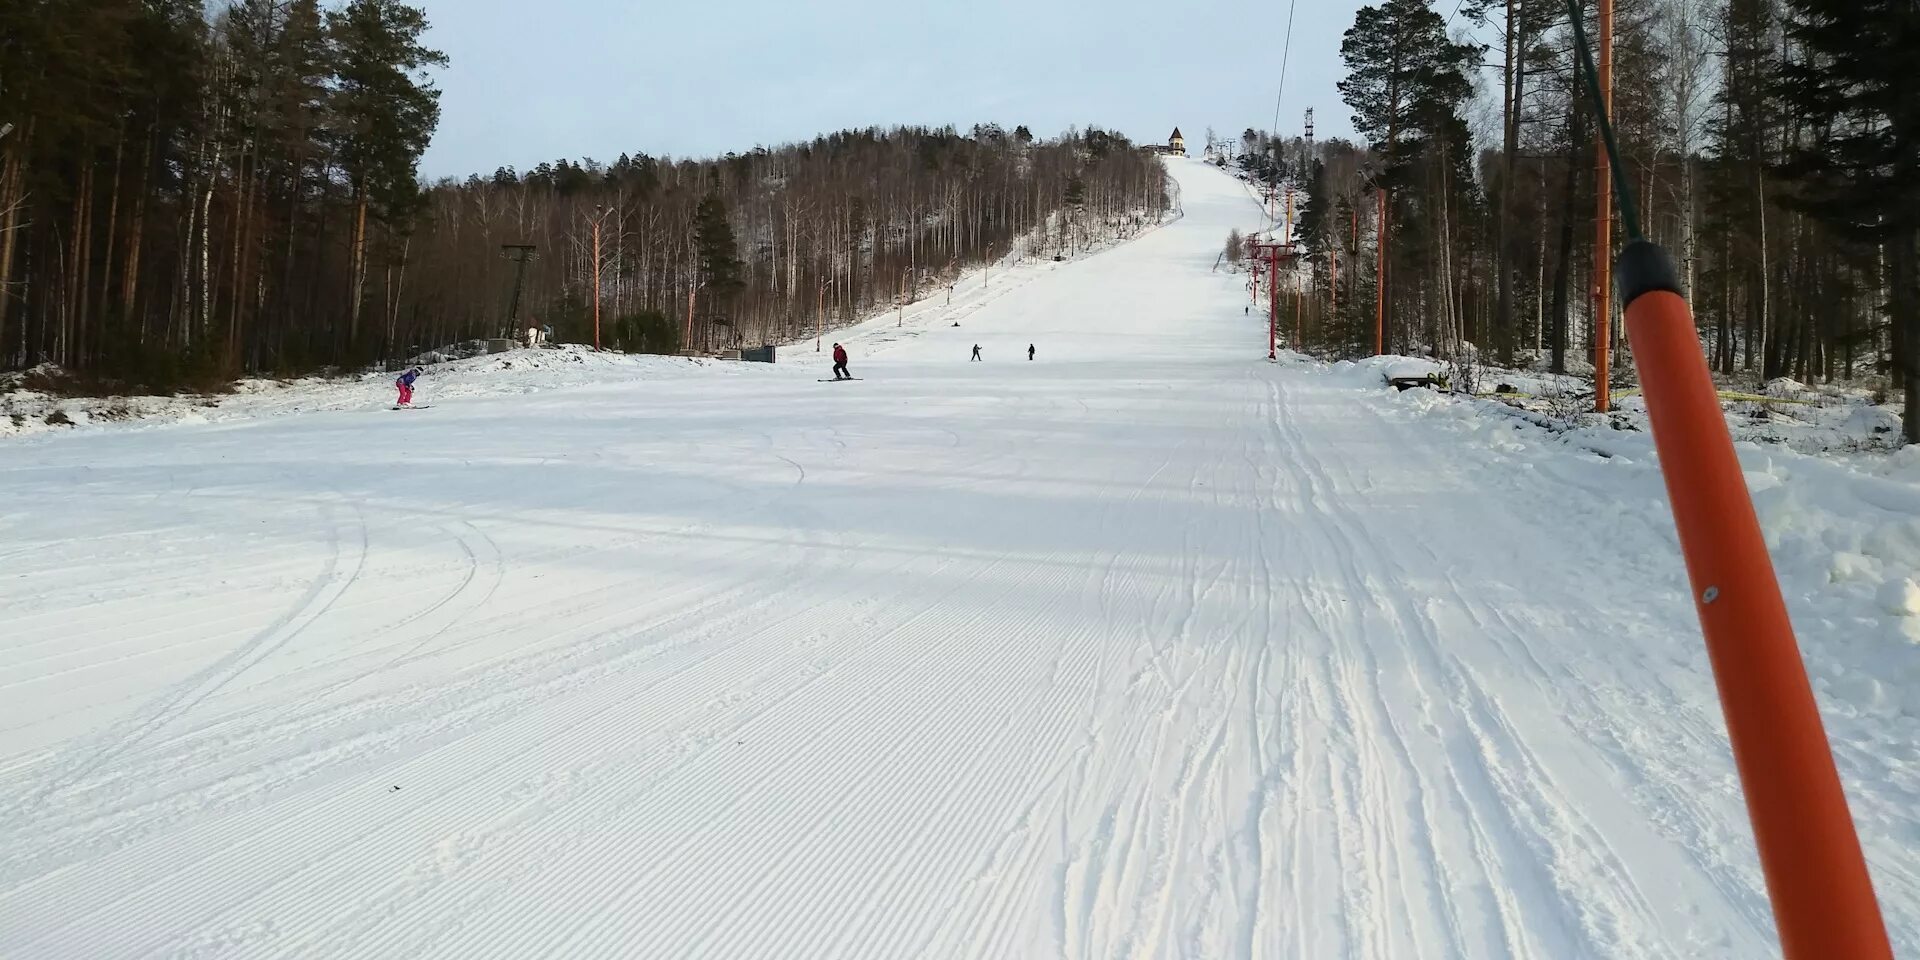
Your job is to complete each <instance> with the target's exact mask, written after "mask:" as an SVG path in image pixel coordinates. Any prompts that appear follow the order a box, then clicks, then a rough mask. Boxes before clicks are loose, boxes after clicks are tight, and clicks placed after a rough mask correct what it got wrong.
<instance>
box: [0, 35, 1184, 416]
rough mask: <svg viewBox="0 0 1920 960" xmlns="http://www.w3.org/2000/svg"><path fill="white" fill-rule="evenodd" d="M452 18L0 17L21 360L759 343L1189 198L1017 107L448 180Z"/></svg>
mask: <svg viewBox="0 0 1920 960" xmlns="http://www.w3.org/2000/svg"><path fill="white" fill-rule="evenodd" d="M426 28H427V21H426V18H425V16H424V15H423V13H422V12H421V11H420V10H419V9H417V8H414V7H410V6H408V5H406V4H404V3H402V2H400V0H348V2H343V3H340V4H337V5H328V4H323V3H321V2H320V0H231V2H228V3H226V4H224V5H222V6H219V7H218V8H217V9H214V10H212V12H211V13H209V11H208V9H207V6H206V5H204V4H203V3H202V2H200V0H58V2H55V0H12V2H9V3H7V4H5V5H0V129H4V130H5V131H6V132H5V133H3V134H0V369H6V368H18V367H24V366H32V365H36V364H40V363H45V362H52V363H55V364H58V365H60V366H62V367H64V368H66V369H67V370H69V371H72V372H75V373H78V374H83V375H89V376H92V377H94V378H97V379H100V380H103V381H120V382H122V383H125V384H128V385H140V386H146V387H148V388H154V389H164V388H167V387H170V386H180V385H186V384H190V383H195V382H209V381H217V380H220V379H223V378H228V377H231V376H234V375H236V374H240V373H244V372H291V371H301V370H311V369H316V368H322V367H328V366H346V365H354V364H363V363H367V362H372V361H377V360H383V359H392V358H396V357H404V356H406V355H408V354H410V353H412V352H414V351H415V350H417V349H420V348H423V347H430V346H436V345H439V344H443V343H447V342H451V341H455V340H460V339H464V338H471V337H480V336H502V335H506V334H507V333H508V331H509V327H510V324H509V314H510V313H512V314H516V316H515V318H514V323H513V324H511V326H513V327H523V326H526V325H528V324H530V323H538V324H540V325H550V326H552V327H554V328H555V332H556V335H557V336H558V337H560V338H562V339H569V340H574V341H584V342H593V341H594V339H595V337H596V335H597V336H598V337H599V338H600V339H601V340H602V342H604V343H605V344H606V345H608V346H623V347H628V348H634V349H648V350H655V351H671V350H675V349H679V348H680V347H681V346H682V345H683V344H684V345H688V346H692V347H701V348H705V347H718V346H725V345H729V344H734V343H742V342H746V343H756V342H760V341H763V340H770V339H776V338H780V337H784V336H787V335H789V334H792V333H794V332H796V331H798V330H801V329H807V330H811V329H813V327H814V325H815V324H816V323H820V322H822V321H823V320H825V319H826V318H828V317H830V318H831V319H832V320H835V321H846V320H850V319H853V318H855V317H857V316H859V315H860V314H861V313H862V312H863V311H868V310H870V309H873V308H875V307H876V306H880V305H885V304H887V303H889V302H892V301H893V300H894V299H896V298H899V297H914V296H919V295H925V294H927V293H929V292H930V290H931V289H932V288H934V287H936V286H937V285H939V284H941V283H942V282H943V281H944V280H946V279H947V278H951V277H952V276H954V275H955V273H956V272H957V271H958V270H959V269H961V268H962V267H964V266H966V265H968V264H976V263H980V262H984V261H987V260H989V259H990V258H1000V257H1006V256H1009V255H1013V256H1038V255H1053V254H1055V253H1064V252H1070V251H1071V250H1073V249H1074V248H1076V247H1079V246H1083V245H1085V244H1087V243H1089V242H1091V241H1092V240H1094V239H1096V238H1098V237H1102V236H1110V235H1116V234H1125V233H1127V232H1130V231H1132V230H1134V229H1137V228H1138V227H1139V226H1140V225H1142V224H1143V223H1146V222H1149V221H1152V220H1155V219H1157V218H1158V216H1159V215H1160V214H1161V213H1162V212H1164V210H1165V209H1166V206H1167V202H1168V200H1167V194H1166V191H1165V188H1164V175H1163V172H1162V171H1161V168H1160V165H1159V162H1158V160H1157V159H1156V158H1154V157H1152V156H1150V155H1148V154H1145V153H1143V152H1142V151H1140V150H1138V149H1136V148H1134V147H1133V146H1132V145H1131V144H1129V143H1128V142H1127V141H1126V139H1125V138H1123V137H1119V136H1117V135H1114V134H1111V133H1107V132H1105V131H1101V130H1098V129H1088V130H1085V131H1074V132H1069V133H1068V134H1067V135H1065V136H1062V137H1059V138H1056V139H1053V140H1047V141H1036V140H1035V138H1034V137H1033V136H1032V134H1030V133H1029V132H1028V131H1027V130H1026V128H1024V127H1020V128H1017V129H1015V130H1013V131H1012V132H1007V131H1004V130H1002V129H1001V128H999V127H995V126H980V127H975V128H973V129H972V130H971V131H969V132H967V133H965V134H962V133H959V132H957V131H955V130H952V129H940V130H930V129H894V130H873V129H870V130H857V131H846V132H842V133H838V134H834V135H831V136H824V137H821V138H819V139H816V140H814V141H813V142H811V143H805V144H797V145H792V146H786V147H780V148H777V149H764V148H762V149H755V150H752V151H750V152H748V153H744V154H738V155H728V156H727V157H725V158H722V159H717V160H704V161H692V160H676V159H671V158H666V157H652V156H648V155H646V154H644V153H635V154H632V155H623V156H621V157H619V158H618V159H616V160H613V161H611V162H606V163H600V162H595V161H593V160H588V159H582V160H578V161H573V160H560V161H558V162H554V163H542V164H540V165H538V166H537V167H536V168H534V169H533V170H530V171H526V172H524V173H521V172H516V171H514V170H512V169H511V168H501V169H498V170H496V171H494V172H493V173H492V174H491V175H487V176H481V175H475V176H470V177H468V178H466V179H465V180H464V181H455V180H448V181H443V182H439V183H434V184H424V183H422V182H421V181H420V178H419V176H418V172H417V165H418V160H419V158H420V155H421V153H422V152H423V151H424V150H425V148H426V146H427V144H428V142H429V141H430V139H431V137H432V134H433V131H434V128H435V126H436V124H437V122H438V116H439V107H438V96H439V95H438V91H437V90H435V89H434V87H433V86H432V84H431V82H430V80H429V75H428V71H429V69H430V68H432V67H435V66H437V65H442V64H444V63H445V62H446V60H445V57H444V56H442V55H441V54H440V53H438V52H436V51H434V50H432V49H429V48H428V47H427V46H426V45H425V44H424V42H423V35H424V33H425V31H426ZM596 235H597V237H598V239H599V243H598V245H597V249H596V244H595V242H594V240H595V237H596ZM596 254H597V256H596ZM521 261H525V263H524V283H521V282H520V280H521V278H520V274H521V271H522V269H523V264H522V262H521ZM596 284H597V291H598V294H599V296H598V298H597V299H598V301H599V303H600V306H601V323H600V330H598V331H596V330H595V329H594V311H593V304H594V303H595V300H596V297H595V291H596Z"/></svg>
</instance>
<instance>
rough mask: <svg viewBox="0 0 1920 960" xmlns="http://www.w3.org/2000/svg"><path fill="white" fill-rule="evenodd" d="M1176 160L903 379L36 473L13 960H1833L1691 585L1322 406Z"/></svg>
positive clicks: (21, 712)
mask: <svg viewBox="0 0 1920 960" xmlns="http://www.w3.org/2000/svg"><path fill="white" fill-rule="evenodd" d="M1170 165H1171V168H1172V170H1173V172H1174V175H1175V176H1176V177H1177V179H1179V181H1180V183H1181V187H1182V197H1183V200H1184V205H1185V214H1184V216H1183V217H1182V218H1181V219H1179V220H1177V221H1174V222H1171V223H1169V224H1167V225H1165V226H1163V227H1161V228H1158V229H1156V230H1152V231H1149V232H1147V233H1146V234H1144V235H1143V236H1141V237H1139V238H1137V239H1135V240H1133V241H1131V242H1129V243H1127V244H1125V245H1122V246H1120V247H1117V248H1115V249H1112V250H1109V251H1106V252H1103V253H1101V254H1099V255H1097V256H1094V257H1090V258H1087V259H1084V260H1079V261H1075V262H1070V263H1064V264H1035V265H1029V266H1028V267H1026V268H1025V269H1023V270H1017V271H1011V272H1009V273H1008V274H1006V275H1004V276H1000V277H995V278H990V279H989V280H988V281H987V282H986V283H984V284H979V285H974V286H968V287H966V288H964V289H961V290H957V291H956V293H955V302H954V303H953V304H952V305H951V306H948V305H947V304H945V303H941V304H939V305H938V306H935V305H933V304H931V303H928V304H920V305H916V306H915V307H914V308H912V309H910V310H909V312H908V317H907V324H906V325H905V326H903V327H899V328H896V327H895V323H896V319H895V317H894V316H893V315H891V314H889V315H887V316H885V317H882V318H876V319H875V320H873V321H870V322H869V323H867V324H865V325H863V326H862V327H859V328H854V329H851V330H842V331H838V332H836V337H837V339H839V340H840V342H842V343H845V344H847V345H848V347H849V348H850V350H851V351H852V352H853V360H852V366H853V369H854V372H855V373H856V374H857V375H858V376H860V377H862V378H863V380H862V382H861V383H859V384H854V385H836V386H834V387H831V388H828V387H822V386H819V385H818V384H816V383H814V382H813V381H814V380H815V379H816V377H817V375H818V372H819V371H818V369H817V368H818V367H819V366H823V365H824V363H825V361H824V360H823V361H819V363H818V364H816V363H813V362H809V361H811V360H813V358H811V357H808V356H807V355H806V354H807V351H805V350H804V348H798V357H797V361H798V362H793V361H794V360H795V359H796V358H795V356H794V355H793V354H791V353H790V354H788V361H787V362H783V363H782V364H780V365H779V366H777V367H776V368H774V369H772V370H762V371H751V372H748V373H743V374H740V375H733V376H697V375H685V376H676V377H670V378H665V379H648V380H641V379H639V378H638V377H636V378H634V379H633V380H631V381H624V382H621V381H616V382H606V383H589V384H584V385H578V386H575V387H573V388H571V389H566V390H541V391H538V392H533V391H532V390H531V389H530V390H529V391H528V392H527V393H525V394H522V395H515V396H504V397H503V396H497V395H490V394H488V392H487V391H486V390H485V389H476V390H473V391H470V392H469V391H463V390H462V389H455V388H453V387H449V389H448V390H447V391H446V394H445V395H443V396H441V397H439V398H438V399H437V402H436V403H435V406H436V409H435V410H434V411H433V412H432V413H422V414H421V415H419V416H416V417H407V418H386V417H374V416H371V415H370V414H369V413H367V412H365V411H353V410H332V411H328V410H324V409H323V410H319V411H315V412H307V413H303V414H300V415H298V416H284V417H275V418H269V419H260V420H256V421H242V422H238V423H234V422H228V423H223V424H220V425H217V426H216V425H201V426H192V425H183V426H178V427H175V428H170V429H167V430H165V431H153V430H144V431H143V430H133V429H129V430H119V431H116V430H100V431H96V432H93V433H90V434H87V435H84V436H73V437H61V438H58V439H57V440H52V441H47V442H33V443H25V442H23V443H21V444H19V445H18V446H15V447H12V448H9V449H8V451H7V457H6V460H5V461H4V462H0V503H6V504H8V510H9V513H8V514H7V515H6V516H4V517H0V520H3V521H4V522H5V523H6V526H5V528H4V529H5V530H6V532H7V536H8V540H9V543H8V544H7V549H6V550H5V551H4V555H5V565H4V567H0V654H3V655H4V657H5V663H6V664H7V670H6V671H5V673H4V674H3V675H0V851H4V852H3V853H0V956H5V957H9V958H52V957H79V956H84V957H89V958H103V960H104V958H115V957H153V956H161V957H203V956H223V957H224V956H237V957H283V956H378V957H449V958H455V957H457V958H472V957H483V956H498V957H534V956H553V957H569V958H573V957H619V956H663V957H665V956H671V957H685V958H699V957H710V958H739V957H791V958H883V957H884V958H898V957H993V958H1000V957H1058V958H1147V957H1209V958H1212V957H1248V958H1254V957H1258V958H1409V957H1436V958H1556V960H1559V958H1581V957H1596V958H1597V957H1607V958H1616V957H1617V958H1656V957H1658V958H1665V957H1676V958H1678V957H1688V958H1691V957H1708V956H1725V957H1754V956H1764V955H1769V954H1774V953H1777V942H1776V940H1775V938H1774V935H1773V933H1772V929H1771V920H1770V916H1769V913H1768V910H1767V904H1766V899H1765V896H1764V891H1763V887H1762V883H1761V879H1760V875H1759V872H1758V868H1757V864H1756V863H1755V861H1754V857H1753V850H1752V843H1751V839H1750V837H1749V835H1748V833H1747V824H1746V818H1745V813H1744V809H1743V808H1742V806H1741V804H1740V799H1739V795H1738V792H1737V784H1736V783H1735V780H1734V774H1733V768H1732V763H1731V760H1730V758H1729V756H1728V751H1727V745H1726V741H1725V734H1724V730H1723V728H1722V726H1721V720H1720V716H1719V712H1718V706H1717V704H1716V702H1715V700H1714V699H1713V691H1712V685H1711V679H1710V677H1709V676H1708V675H1707V674H1706V672H1705V659H1704V655H1703V654H1702V653H1701V652H1700V651H1699V641H1698V638H1697V635H1696V634H1695V632H1694V629H1695V628H1694V625H1693V615H1692V612H1691V610H1690V609H1689V608H1688V607H1687V605H1686V598H1685V597H1684V595H1683V594H1682V592H1681V589H1682V581H1681V579H1680V577H1681V571H1680V567H1679V563H1678V559H1677V557H1675V556H1673V555H1672V554H1671V549H1670V547H1667V546H1664V544H1665V541H1661V540H1658V539H1657V537H1656V536H1655V535H1654V534H1646V535H1643V536H1639V537H1627V538H1624V539H1623V540H1621V541H1620V542H1621V543H1623V544H1626V546H1617V547H1616V546H1612V545H1610V544H1611V543H1612V541H1611V540H1610V539H1609V537H1608V535H1607V534H1606V533H1605V532H1604V531H1602V530H1600V529H1598V528H1597V527H1596V525H1595V524H1596V521H1594V520H1593V518H1591V517H1590V516H1585V515H1579V514H1575V515H1571V516H1562V515H1561V514H1560V513H1559V512H1558V511H1557V510H1556V503H1558V502H1560V498H1565V497H1567V496H1572V495H1578V496H1590V495H1591V493H1592V487H1593V486H1595V482H1594V481H1592V480H1590V479H1580V478H1564V477H1561V476H1559V475H1558V474H1556V473H1554V472H1551V471H1545V470H1543V471H1540V472H1538V473H1533V474H1529V475H1526V476H1523V477H1515V476H1513V475H1511V474H1510V473H1509V474H1502V473H1500V472H1499V470H1498V468H1496V467H1494V466H1493V465H1490V464H1487V463H1482V462H1477V461H1476V460H1474V459H1473V458H1472V457H1471V456H1469V455H1464V454H1463V453H1462V451H1461V450H1460V449H1459V448H1457V447H1450V446H1448V443H1449V440H1448V438H1447V437H1445V436H1436V435H1434V434H1432V433H1430V432H1427V431H1424V430H1423V429H1422V428H1421V426H1420V424H1419V423H1418V422H1416V421H1414V420H1411V419H1409V418H1406V417H1400V416H1393V415H1390V412H1389V410H1388V405H1389V404H1391V403H1392V402H1393V401H1392V398H1391V397H1389V396H1387V395H1385V394H1382V393H1379V392H1378V391H1371V390H1362V389H1358V388H1355V387H1354V386H1353V385H1352V384H1351V383H1349V382H1348V381H1345V380H1342V379H1340V378H1339V377H1336V376H1333V375H1332V374H1331V373H1330V372H1329V371H1327V370H1326V369H1325V368H1321V367H1317V366H1314V365H1311V364H1305V363H1300V362H1288V363H1281V364H1268V363H1266V362H1265V361H1264V358H1263V357H1262V356H1261V355H1260V348H1261V347H1262V346H1263V343H1262V342H1261V341H1263V339H1264V331H1263V330H1262V329H1261V328H1260V319H1259V318H1248V317H1246V316H1244V315H1243V313H1242V311H1241V310H1240V309H1238V307H1239V306H1240V305H1241V298H1242V297H1243V296H1244V293H1243V292H1242V290H1241V287H1240V285H1239V283H1238V282H1237V281H1236V280H1234V279H1232V278H1230V277H1227V276H1224V275H1218V274H1213V273H1211V272H1210V267H1211V266H1212V263H1213V260H1214V258H1215V255H1216V252H1217V250H1218V247H1219V244H1220V242H1221V241H1222V239H1223V238H1224V237H1225V235H1226V233H1227V230H1228V229H1229V228H1230V227H1236V226H1237V227H1241V228H1246V227H1250V226H1255V225H1257V224H1258V221H1259V217H1260V212H1259V210H1258V209H1257V206H1256V205H1255V204H1254V203H1253V202H1251V201H1250V200H1249V198H1248V196H1247V194H1246V192H1245V190H1244V189H1243V188H1242V187H1241V186H1240V185H1239V184H1238V183H1237V182H1235V181H1233V180H1231V179H1229V178H1228V177H1226V176H1225V175H1223V174H1220V173H1218V172H1216V171H1213V170H1210V169H1208V168H1205V167H1203V166H1201V165H1199V164H1193V163H1185V162H1177V161H1176V162H1172V163H1171V164H1170ZM955 318H961V319H963V320H964V321H965V323H964V325H963V326H962V327H961V328H960V329H958V330H955V329H952V328H951V327H950V326H949V325H950V324H951V323H952V322H953V321H954V319H955ZM976 342H978V343H980V344H982V346H983V348H984V351H985V355H986V358H987V361H986V362H985V363H972V364H970V363H969V362H968V361H967V359H966V358H967V353H968V351H969V349H970V347H971V345H972V344H974V343H976ZM1029 342H1032V343H1035V344H1037V345H1038V347H1039V359H1038V360H1036V361H1033V362H1028V361H1026V360H1025V359H1024V357H1025V346H1026V344H1027V343H1029ZM1016 357H1018V358H1019V359H1015V358H1016ZM434 386H435V384H434V378H433V377H429V378H427V380H425V381H423V384H422V389H423V397H431V396H432V395H433V394H432V391H433V389H434ZM375 388H380V390H381V391H383V390H384V388H383V387H382V386H381V385H379V384H375V385H373V387H369V388H367V393H368V398H369V399H368V404H369V407H370V408H372V407H373V406H374V405H377V404H380V403H382V402H384V400H385V394H384V392H379V396H377V397H376V396H375V393H376V392H377V391H376V390H375ZM463 393H464V395H463ZM1648 543H1656V544H1662V546H1661V547H1660V551H1659V552H1657V553H1655V554H1653V555H1648V554H1647V553H1646V552H1644V550H1643V549H1642V548H1644V547H1645V546H1646V545H1647V544H1648ZM1609 550H1617V551H1620V552H1619V553H1618V555H1606V556H1602V557H1601V558H1600V560H1601V561H1602V564H1601V565H1602V566H1605V567H1606V568H1607V569H1609V570H1611V571H1613V573H1612V574H1611V575H1609V576H1607V577H1595V576H1594V575H1592V573H1591V572H1590V566H1589V563H1590V560H1591V557H1590V556H1589V555H1590V554H1592V553H1593V552H1595V551H1598V552H1600V553H1602V554H1606V552H1607V551H1609ZM1846 760H1847V758H1846V756H1845V755H1843V762H1846ZM1850 786H1853V787H1855V788H1856V789H1857V790H1865V791H1868V794H1867V799H1868V800H1869V801H1870V802H1871V803H1872V805H1873V808H1874V809H1876V810H1885V809H1899V808H1900V807H1901V803H1902V802H1903V794H1902V792H1901V791H1904V790H1908V789H1909V788H1910V786H1911V784H1910V783H1892V782H1889V783H1875V782H1867V783H1859V782H1850ZM1904 802H1905V803H1906V804H1907V805H1906V807H1905V809H1907V810H1909V811H1912V809H1913V807H1912V801H1911V796H1910V795H1908V796H1906V798H1905V801H1904ZM1896 828H1897V829H1898V830H1899V831H1903V832H1895V829H1896ZM1916 835H1920V833H1917V832H1916V830H1915V822H1914V820H1913V819H1911V814H1910V819H1908V820H1907V821H1906V822H1905V823H1889V822H1887V821H1884V820H1877V821H1875V824H1873V825H1869V827H1868V832H1867V833H1866V835H1865V839H1866V841H1867V843H1868V845H1869V848H1870V851H1872V852H1874V853H1875V862H1876V866H1878V867H1882V868H1883V872H1882V873H1881V874H1880V876H1879V880H1880V883H1881V891H1882V895H1883V897H1884V898H1885V899H1886V907H1887V911H1888V918H1889V921H1890V923H1891V924H1892V925H1893V929H1894V934H1895V941H1896V944H1897V945H1898V946H1899V947H1900V949H1902V950H1903V951H1911V950H1914V949H1920V883H1916V880H1915V877H1914V875H1913V870H1912V867H1911V865H1910V864H1904V863H1903V861H1902V858H1901V857H1900V856H1899V855H1897V850H1898V849H1899V847H1900V846H1901V845H1902V844H1903V843H1909V842H1911V841H1912V839H1913V838H1914V837H1915V836H1916ZM1889 850H1892V851H1896V853H1895V854H1893V855H1889V854H1888V852H1887V851H1889ZM1887 864H1894V865H1895V866H1894V867H1892V868H1885V865H1887Z"/></svg>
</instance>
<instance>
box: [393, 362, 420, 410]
mask: <svg viewBox="0 0 1920 960" xmlns="http://www.w3.org/2000/svg"><path fill="white" fill-rule="evenodd" d="M419 378H420V368H419V367H408V368H407V372H406V373H403V374H401V375H400V378H399V379H398V380H395V381H393V385H394V386H396V387H399V388H400V402H399V403H398V404H397V406H402V407H404V406H406V405H408V404H410V403H412V402H413V381H415V380H418V379H419Z"/></svg>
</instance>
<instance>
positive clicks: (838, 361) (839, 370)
mask: <svg viewBox="0 0 1920 960" xmlns="http://www.w3.org/2000/svg"><path fill="white" fill-rule="evenodd" d="M833 378H834V379H835V380H852V379H853V374H851V373H848V372H847V348H846V347H843V346H841V345H839V344H837V343H836V344H834V345H833Z"/></svg>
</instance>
